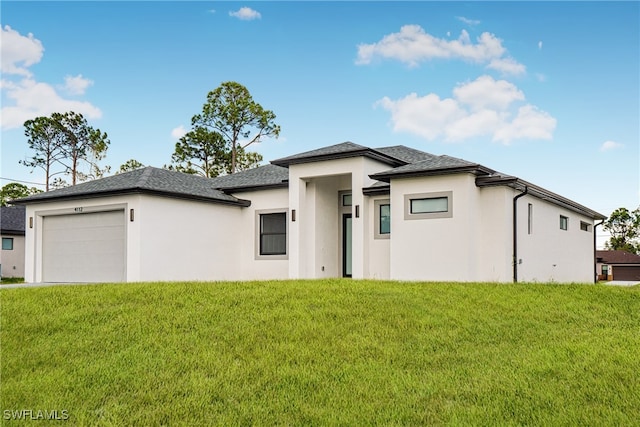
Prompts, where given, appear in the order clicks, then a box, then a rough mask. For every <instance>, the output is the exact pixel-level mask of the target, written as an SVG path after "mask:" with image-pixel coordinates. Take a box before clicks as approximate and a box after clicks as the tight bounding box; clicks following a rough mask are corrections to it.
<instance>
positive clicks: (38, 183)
mask: <svg viewBox="0 0 640 427" xmlns="http://www.w3.org/2000/svg"><path fill="white" fill-rule="evenodd" d="M0 180H3V181H11V182H19V183H21V184H33V185H45V184H43V183H41V182H33V181H22V180H19V179H13V178H3V177H1V176H0Z"/></svg>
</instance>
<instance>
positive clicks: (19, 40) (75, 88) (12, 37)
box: [0, 26, 102, 130]
mask: <svg viewBox="0 0 640 427" xmlns="http://www.w3.org/2000/svg"><path fill="white" fill-rule="evenodd" d="M1 46H2V73H3V78H2V80H0V88H1V89H2V97H3V100H4V102H3V105H2V109H1V110H0V116H1V117H2V119H1V127H2V129H3V130H7V129H13V128H18V127H20V126H22V125H23V124H24V122H25V121H26V120H29V119H33V118H35V117H38V116H48V115H50V114H51V113H54V112H66V111H75V112H76V113H81V114H83V115H84V116H86V117H88V118H92V119H95V118H99V117H101V116H102V111H100V109H99V108H98V107H96V106H94V105H92V104H91V103H90V102H86V101H79V100H72V99H65V98H64V97H62V96H60V94H59V93H58V92H57V90H56V87H57V88H61V89H62V90H63V91H66V92H67V93H69V94H72V95H82V94H83V93H84V92H85V90H86V89H87V87H89V86H91V85H92V84H93V82H92V81H91V80H89V79H86V78H84V77H82V75H81V74H79V75H77V76H75V77H74V76H67V77H65V83H64V85H56V86H55V87H54V86H53V85H51V84H49V83H44V82H38V81H37V80H36V79H35V78H34V77H33V75H32V73H31V71H30V70H29V68H28V67H30V66H31V65H33V64H36V63H38V62H40V60H41V59H42V55H43V52H44V48H43V47H42V43H41V42H40V40H37V39H35V38H34V36H33V34H28V35H27V36H23V35H21V34H20V33H18V32H17V31H15V30H13V29H11V27H9V26H5V27H4V28H3V29H2V45H1Z"/></svg>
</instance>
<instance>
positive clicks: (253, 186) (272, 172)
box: [210, 165, 289, 192]
mask: <svg viewBox="0 0 640 427" xmlns="http://www.w3.org/2000/svg"><path fill="white" fill-rule="evenodd" d="M210 182H211V185H212V186H213V188H217V189H219V190H223V191H227V192H239V191H251V190H265V189H268V188H287V187H288V185H289V170H288V169H287V168H284V167H282V166H277V165H264V166H260V167H257V168H254V169H247V170H245V171H242V172H236V173H234V174H231V175H225V176H219V177H216V178H211V180H210Z"/></svg>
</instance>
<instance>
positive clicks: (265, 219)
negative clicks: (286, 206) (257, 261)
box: [260, 212, 287, 255]
mask: <svg viewBox="0 0 640 427" xmlns="http://www.w3.org/2000/svg"><path fill="white" fill-rule="evenodd" d="M286 253H287V214H286V213H284V212H281V213H271V214H262V215H260V255H285V254H286Z"/></svg>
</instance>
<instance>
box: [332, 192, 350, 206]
mask: <svg viewBox="0 0 640 427" xmlns="http://www.w3.org/2000/svg"><path fill="white" fill-rule="evenodd" d="M351 199H352V198H351V194H343V195H342V206H351V204H352V202H351ZM334 200H335V199H334Z"/></svg>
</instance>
